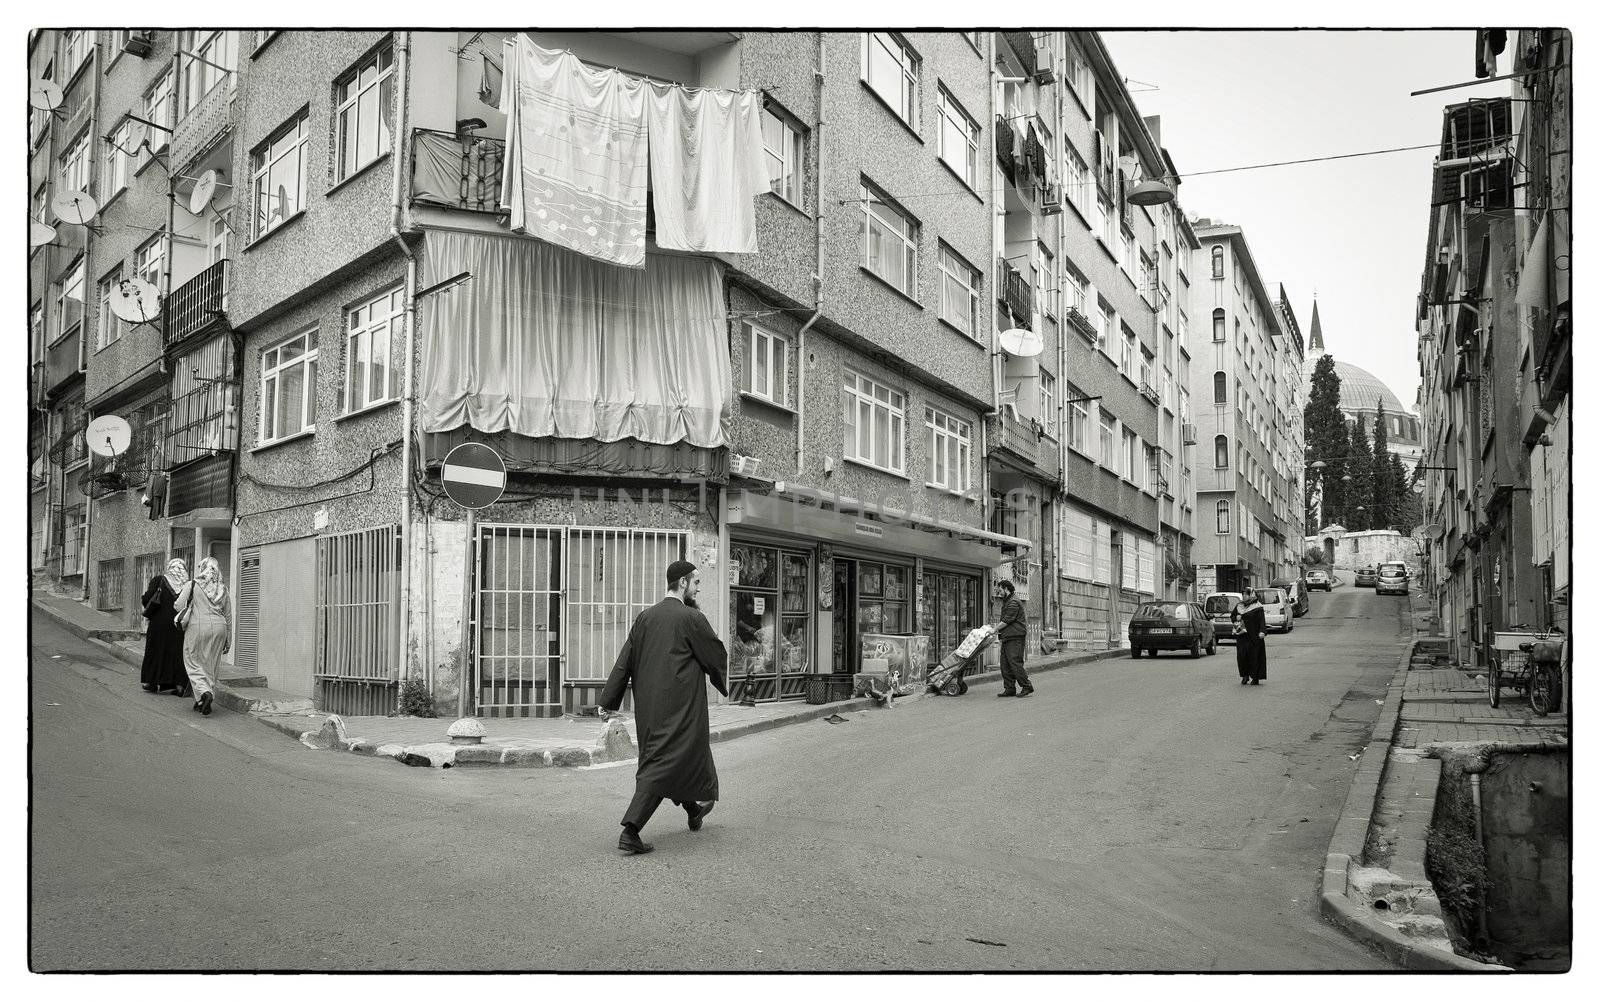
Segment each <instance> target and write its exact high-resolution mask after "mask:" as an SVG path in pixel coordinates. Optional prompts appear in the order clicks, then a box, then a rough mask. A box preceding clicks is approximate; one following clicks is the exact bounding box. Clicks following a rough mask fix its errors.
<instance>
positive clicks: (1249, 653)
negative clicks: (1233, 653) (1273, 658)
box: [1233, 594, 1267, 685]
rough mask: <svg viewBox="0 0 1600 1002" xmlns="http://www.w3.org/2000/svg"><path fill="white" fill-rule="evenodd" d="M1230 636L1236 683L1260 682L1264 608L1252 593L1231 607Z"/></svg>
mask: <svg viewBox="0 0 1600 1002" xmlns="http://www.w3.org/2000/svg"><path fill="white" fill-rule="evenodd" d="M1233 636H1234V644H1235V645H1236V646H1237V648H1238V651H1237V655H1238V659H1239V684H1240V685H1260V684H1261V680H1262V679H1264V678H1266V677H1267V610H1266V609H1264V608H1262V606H1261V601H1260V600H1259V599H1257V598H1256V596H1255V595H1254V594H1252V595H1251V596H1250V597H1249V598H1247V599H1245V600H1244V602H1243V603H1242V604H1241V605H1239V606H1238V607H1236V608H1235V609H1234V610H1233Z"/></svg>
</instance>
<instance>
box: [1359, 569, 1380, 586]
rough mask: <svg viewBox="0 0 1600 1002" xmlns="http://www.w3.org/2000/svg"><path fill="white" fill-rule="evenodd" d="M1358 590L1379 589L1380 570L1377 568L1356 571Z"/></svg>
mask: <svg viewBox="0 0 1600 1002" xmlns="http://www.w3.org/2000/svg"><path fill="white" fill-rule="evenodd" d="M1356 587H1357V588H1376V587H1378V569H1377V568H1376V567H1363V568H1361V569H1360V570H1358V571H1356Z"/></svg>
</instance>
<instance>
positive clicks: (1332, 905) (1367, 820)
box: [1322, 596, 1570, 971]
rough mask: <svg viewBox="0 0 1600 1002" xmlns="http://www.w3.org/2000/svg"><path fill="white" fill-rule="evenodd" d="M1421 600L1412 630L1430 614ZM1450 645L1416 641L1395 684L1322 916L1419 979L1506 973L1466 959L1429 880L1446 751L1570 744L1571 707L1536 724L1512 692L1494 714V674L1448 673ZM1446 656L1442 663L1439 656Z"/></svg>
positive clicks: (1332, 858)
mask: <svg viewBox="0 0 1600 1002" xmlns="http://www.w3.org/2000/svg"><path fill="white" fill-rule="evenodd" d="M1419 599H1420V596H1413V599H1412V611H1413V621H1414V622H1415V623H1417V624H1419V625H1420V624H1421V623H1422V622H1425V621H1426V619H1427V612H1428V609H1427V607H1426V605H1425V603H1424V602H1423V601H1419ZM1443 650H1444V643H1443V641H1442V640H1440V639H1437V638H1429V637H1426V636H1423V635H1422V633H1421V632H1420V629H1419V630H1418V632H1417V633H1416V634H1415V635H1414V636H1413V638H1412V640H1411V641H1410V642H1409V643H1408V644H1407V646H1406V654H1405V656H1404V657H1402V658H1401V659H1400V663H1399V665H1398V666H1397V667H1396V669H1395V673H1394V676H1393V678H1392V679H1391V680H1390V683H1389V689H1388V693H1387V695H1386V696H1385V698H1384V700H1383V703H1384V708H1383V711H1382V712H1381V713H1380V714H1379V716H1378V722H1377V725H1376V726H1375V727H1374V729H1373V732H1372V739H1371V743H1370V744H1368V745H1367V749H1366V751H1365V753H1364V754H1363V755H1362V757H1361V764H1360V766H1359V767H1358V768H1357V770H1356V775H1355V779H1354V781H1353V782H1352V784H1351V788H1350V794H1349V797H1348V798H1347V799H1346V801H1345V805H1344V810H1343V811H1341V812H1340V815H1339V821H1338V824H1337V825H1336V826H1335V828H1334V833H1333V840H1332V841H1331V842H1330V843H1329V845H1328V853H1327V856H1326V859H1325V861H1324V863H1323V873H1322V913H1323V915H1324V916H1326V917H1327V918H1328V919H1330V920H1331V921H1333V922H1334V923H1336V924H1338V925H1339V926H1341V927H1343V928H1344V929H1345V930H1346V931H1347V932H1349V933H1350V934H1351V935H1352V936H1354V937H1355V938H1357V939H1359V940H1362V941H1364V942H1367V943H1369V944H1371V945H1372V946H1375V947H1377V948H1378V949H1379V950H1382V951H1383V952H1384V953H1385V954H1386V955H1388V956H1389V957H1390V959H1392V960H1394V961H1395V962H1396V963H1398V964H1399V965H1400V966H1402V967H1406V968H1410V969H1413V970H1429V971H1441V970H1453V971H1505V970H1509V968H1505V967H1500V966H1498V965H1492V964H1482V963H1479V962H1477V961H1475V960H1472V959H1470V958H1467V957H1462V956H1459V955H1457V954H1456V953H1455V951H1454V949H1453V948H1452V946H1451V943H1450V938H1449V935H1448V933H1447V932H1446V929H1445V923H1444V919H1443V916H1442V912H1441V909H1440V906H1439V900H1438V897H1437V895H1436V894H1435V892H1434V888H1433V885H1432V883H1431V882H1430V881H1429V879H1428V876H1427V871H1426V865H1425V861H1426V853H1427V840H1428V832H1429V829H1430V827H1431V826H1432V824H1433V820H1434V807H1435V802H1436V799H1437V794H1438V791H1439V780H1440V773H1441V768H1442V762H1441V759H1440V758H1439V753H1440V752H1441V751H1462V750H1471V749H1479V750H1481V749H1483V748H1484V746H1489V745H1492V746H1495V747H1497V748H1501V749H1509V748H1529V749H1532V748H1538V747H1549V746H1552V745H1566V744H1567V742H1568V740H1569V737H1570V725H1569V720H1568V716H1567V713H1566V707H1565V706H1563V707H1562V709H1561V711H1560V712H1557V713H1552V714H1551V715H1550V716H1548V717H1540V716H1538V715H1536V714H1535V713H1534V712H1533V710H1532V708H1531V707H1529V705H1528V702H1527V700H1526V699H1525V698H1523V697H1522V696H1520V695H1514V694H1512V693H1511V692H1510V691H1504V690H1503V695H1502V698H1501V702H1500V706H1499V707H1498V708H1495V707H1491V706H1490V705H1489V696H1488V686H1487V685H1486V683H1485V681H1484V673H1483V672H1480V671H1475V670H1472V669H1465V668H1462V667H1461V666H1457V665H1453V664H1447V663H1443V662H1444V656H1443V654H1442V651H1443ZM1436 651H1437V652H1441V653H1435V652H1436Z"/></svg>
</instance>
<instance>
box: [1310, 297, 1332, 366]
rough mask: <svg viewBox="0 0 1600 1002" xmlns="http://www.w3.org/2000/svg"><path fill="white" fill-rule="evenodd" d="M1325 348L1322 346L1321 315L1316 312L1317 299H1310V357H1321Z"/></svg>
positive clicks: (1324, 352)
mask: <svg viewBox="0 0 1600 1002" xmlns="http://www.w3.org/2000/svg"><path fill="white" fill-rule="evenodd" d="M1327 353H1328V352H1327V349H1326V348H1324V347H1323V346H1322V317H1321V315H1320V314H1318V313H1317V300H1316V298H1315V297H1313V298H1312V300H1311V352H1310V354H1311V357H1312V358H1321V357H1322V356H1323V355H1326V354H1327Z"/></svg>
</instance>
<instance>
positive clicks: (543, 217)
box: [500, 34, 649, 267]
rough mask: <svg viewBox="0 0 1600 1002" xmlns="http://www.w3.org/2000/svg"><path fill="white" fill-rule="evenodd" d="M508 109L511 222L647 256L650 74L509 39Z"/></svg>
mask: <svg viewBox="0 0 1600 1002" xmlns="http://www.w3.org/2000/svg"><path fill="white" fill-rule="evenodd" d="M504 52H505V62H504V66H503V68H504V78H503V80H502V84H503V86H502V89H501V95H500V110H501V111H503V112H505V115H506V169H505V173H504V180H503V181H502V182H501V190H500V201H501V204H502V205H505V206H508V207H509V208H510V210H511V229H512V231H513V232H516V233H526V234H527V235H529V236H534V237H538V238H539V239H541V240H548V241H549V242H550V243H553V244H556V245H558V246H561V247H566V248H569V249H571V250H575V251H577V252H578V253H580V254H587V255H588V256H590V257H594V258H599V259H600V260H602V261H610V262H613V263H615V264H622V265H629V266H631V267H641V266H642V265H643V264H644V240H645V237H644V223H645V185H646V172H647V168H648V164H649V159H648V158H649V141H648V133H647V129H646V125H645V106H644V102H645V86H646V85H645V83H644V81H642V80H639V79H637V78H635V77H630V76H627V75H626V74H624V73H621V72H618V71H617V70H594V69H590V68H589V67H587V66H584V65H583V63H582V62H581V61H580V60H579V59H578V57H577V56H575V55H573V54H572V53H571V52H555V51H553V50H550V49H545V48H541V47H540V46H537V45H535V44H533V42H532V41H530V40H529V39H528V36H527V35H523V34H518V35H517V36H515V37H514V38H509V39H507V40H506V43H505V47H504Z"/></svg>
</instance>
